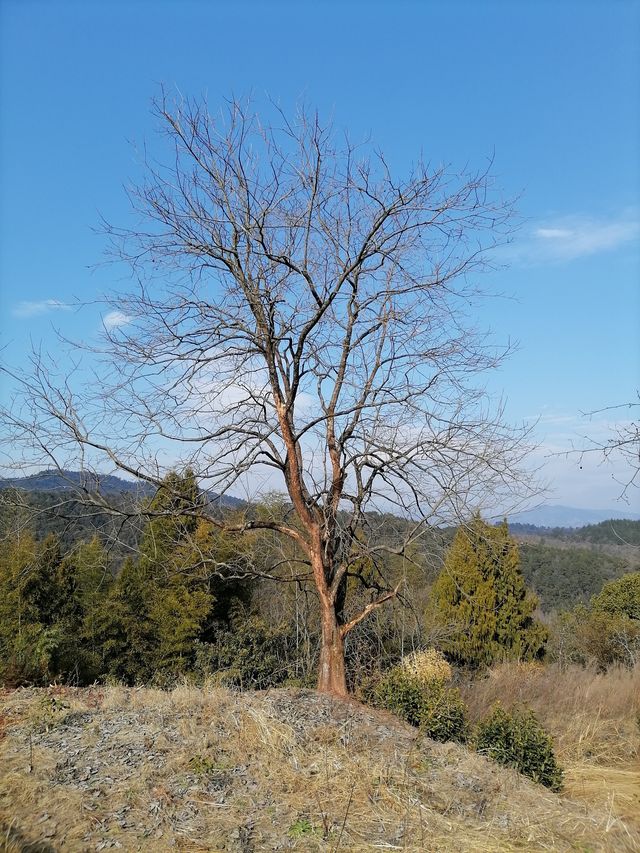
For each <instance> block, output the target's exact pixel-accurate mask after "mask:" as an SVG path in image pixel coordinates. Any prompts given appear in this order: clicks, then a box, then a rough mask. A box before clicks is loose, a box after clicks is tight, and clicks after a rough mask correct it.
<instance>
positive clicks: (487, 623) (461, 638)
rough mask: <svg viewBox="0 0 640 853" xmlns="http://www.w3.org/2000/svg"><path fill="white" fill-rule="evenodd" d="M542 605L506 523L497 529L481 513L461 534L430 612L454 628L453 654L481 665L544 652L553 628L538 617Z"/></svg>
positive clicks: (447, 644)
mask: <svg viewBox="0 0 640 853" xmlns="http://www.w3.org/2000/svg"><path fill="white" fill-rule="evenodd" d="M537 605H538V600H537V598H536V596H535V595H533V594H532V593H531V592H529V591H528V590H527V588H526V586H525V582H524V578H523V576H522V573H521V571H520V558H519V554H518V546H517V544H516V542H515V541H514V540H513V539H512V538H511V537H510V536H509V530H508V527H507V524H506V522H504V523H503V524H501V525H500V526H498V527H492V526H490V525H488V524H486V523H485V522H484V521H482V519H481V518H480V517H479V516H476V517H475V518H474V519H473V520H472V522H471V523H470V524H469V525H468V526H465V527H461V528H460V529H459V530H458V532H457V534H456V537H455V539H454V541H453V544H452V546H451V548H450V549H449V551H448V553H447V556H446V558H445V563H444V567H443V569H442V571H441V573H440V575H439V576H438V578H437V579H436V581H435V583H434V585H433V588H432V592H431V605H430V612H429V614H428V616H429V618H430V619H431V620H432V621H433V622H434V623H435V624H437V625H439V626H447V627H448V628H449V629H450V633H449V634H448V636H447V637H446V639H445V640H443V642H442V643H441V648H442V650H443V651H444V652H445V654H446V655H447V657H448V658H449V659H450V660H451V661H453V662H454V663H457V664H459V665H462V666H470V667H479V666H485V665H489V664H491V663H493V662H494V661H498V660H505V659H515V660H533V659H536V658H539V657H541V656H542V655H543V653H544V648H545V643H546V640H547V630H546V628H545V627H544V626H543V625H542V624H541V623H540V622H538V621H537V620H536V619H534V617H533V613H534V611H535V609H536V607H537Z"/></svg>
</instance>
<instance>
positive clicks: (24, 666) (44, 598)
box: [0, 534, 73, 685]
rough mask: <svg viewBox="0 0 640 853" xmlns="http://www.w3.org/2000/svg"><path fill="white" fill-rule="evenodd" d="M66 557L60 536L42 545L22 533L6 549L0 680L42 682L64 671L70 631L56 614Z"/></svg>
mask: <svg viewBox="0 0 640 853" xmlns="http://www.w3.org/2000/svg"><path fill="white" fill-rule="evenodd" d="M61 561H62V554H61V551H60V543H59V541H58V539H57V538H56V537H55V536H47V538H46V539H45V540H44V541H43V542H41V543H39V544H37V543H35V542H34V540H33V538H32V537H31V536H29V535H28V534H22V535H21V536H19V537H17V538H16V539H14V540H12V541H10V542H8V543H7V547H6V548H5V549H4V551H3V553H2V557H1V558H0V679H2V681H3V683H5V684H6V685H17V684H42V683H45V682H47V681H48V680H50V679H53V678H57V677H59V676H60V675H62V673H61V672H60V670H59V657H60V652H61V649H62V647H63V646H64V642H65V634H64V628H63V625H62V623H61V622H60V620H59V619H58V616H57V612H58V608H59V605H60V601H61V598H62V595H63V592H62V589H61V588H60V582H61V578H60V576H59V569H60V564H61ZM66 592H67V594H68V592H69V591H68V590H66ZM70 606H73V605H72V602H70Z"/></svg>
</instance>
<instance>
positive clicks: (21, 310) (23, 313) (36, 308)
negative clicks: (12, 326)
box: [11, 299, 71, 318]
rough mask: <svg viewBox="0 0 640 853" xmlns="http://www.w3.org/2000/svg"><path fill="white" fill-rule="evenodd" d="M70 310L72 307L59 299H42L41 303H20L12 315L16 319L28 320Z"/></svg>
mask: <svg viewBox="0 0 640 853" xmlns="http://www.w3.org/2000/svg"><path fill="white" fill-rule="evenodd" d="M70 310H71V306H70V305H67V304H66V303H65V302H60V300H59V299H41V300H40V301H39V302H24V301H23V302H18V304H17V305H16V306H15V307H14V308H13V310H12V312H11V313H12V314H13V316H14V317H21V318H28V317H40V316H42V315H43V314H49V313H50V312H51V311H70Z"/></svg>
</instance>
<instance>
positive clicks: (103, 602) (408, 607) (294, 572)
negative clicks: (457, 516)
mask: <svg viewBox="0 0 640 853" xmlns="http://www.w3.org/2000/svg"><path fill="white" fill-rule="evenodd" d="M121 482H122V481H121ZM181 494H182V495H183V499H184V500H183V504H182V508H183V510H184V511H185V513H186V514H185V515H181V500H180V497H179V495H181ZM197 494H198V486H197V484H196V482H195V479H194V478H193V476H192V475H191V474H190V473H189V472H185V473H184V474H182V475H180V474H171V475H169V477H168V480H167V487H166V488H162V487H161V488H160V489H158V491H157V492H156V494H155V495H154V496H146V497H145V496H135V495H133V494H131V493H127V492H126V491H122V492H120V493H117V492H113V493H111V494H110V496H109V501H110V503H111V505H112V506H113V507H117V508H118V509H119V512H117V513H116V514H115V515H112V514H110V513H108V512H106V511H105V510H104V509H102V510H99V508H98V509H96V510H95V511H92V512H88V511H87V507H86V506H83V505H81V504H80V503H74V501H69V500H68V498H66V499H64V500H63V499H61V495H62V493H61V492H60V491H44V490H43V491H40V490H36V491H26V490H16V489H15V488H9V487H6V486H5V489H4V490H3V492H2V515H1V524H2V537H3V542H4V547H3V550H2V556H1V557H0V625H1V627H0V680H1V681H2V683H3V685H4V686H6V687H15V686H18V685H28V684H34V685H47V684H49V683H52V682H61V683H67V684H75V685H87V684H91V683H93V682H95V681H112V682H113V681H115V682H122V683H125V684H131V685H133V684H152V685H156V686H164V687H168V686H173V685H175V684H176V683H177V681H178V680H179V679H182V678H188V679H189V680H191V681H192V682H193V683H200V684H202V683H204V681H205V680H207V679H213V680H214V681H216V683H219V684H224V685H227V686H238V687H243V688H265V687H269V686H274V685H297V686H312V685H313V684H314V682H315V678H316V673H317V666H318V656H319V646H320V625H319V619H318V608H317V606H316V602H315V597H316V595H317V593H316V591H315V589H314V587H313V583H312V581H311V579H310V577H309V576H308V574H307V575H305V573H304V572H303V571H301V570H300V565H301V563H300V560H299V555H298V554H296V553H295V549H293V548H291V549H289V552H288V553H287V552H285V551H283V549H282V543H281V542H278V541H277V539H276V538H275V537H274V536H273V535H271V534H270V533H269V531H268V530H264V529H259V530H256V531H255V532H253V533H251V534H248V535H247V534H245V535H243V536H241V537H240V536H234V535H233V533H229V532H227V531H225V530H221V529H219V528H218V527H216V526H215V525H214V524H213V523H211V522H208V521H207V520H205V519H202V518H195V517H193V516H191V515H189V514H188V512H187V509H186V508H188V507H189V506H191V505H192V503H193V501H197V500H198V497H197ZM177 496H178V497H177ZM145 510H146V511H147V515H145V514H144V511H145ZM218 512H219V513H220V514H221V516H224V517H225V519H226V520H227V521H234V520H235V521H238V520H239V519H241V518H242V519H243V520H244V522H245V523H246V520H247V519H251V518H263V519H265V518H273V519H281V518H285V517H286V516H287V514H288V512H289V507H288V504H287V502H286V500H285V499H284V498H283V497H282V496H278V495H271V496H270V497H268V498H267V499H266V500H265V501H264V502H263V503H260V504H253V505H248V504H247V505H242V504H241V502H238V501H236V502H235V505H234V506H231V505H229V504H227V505H226V506H223V505H222V504H220V505H219V507H218ZM403 524H406V522H402V521H401V520H400V519H398V518H395V517H393V516H389V517H387V518H382V517H381V518H379V519H377V524H376V529H377V531H378V533H377V535H378V536H379V537H380V538H381V539H384V538H385V536H386V535H392V534H393V533H394V532H395V531H394V528H397V527H398V526H402V525H403ZM639 529H640V522H629V521H625V522H622V521H620V522H618V521H615V522H607V523H605V524H601V525H595V526H592V527H585V528H583V529H581V530H573V531H554V532H553V535H552V536H549V535H548V531H545V533H546V534H547V535H546V536H545V538H544V540H543V541H542V542H540V541H531V539H532V537H530V536H528V537H524V539H525V540H526V539H529V541H523V537H520V540H521V541H519V542H518V541H517V538H516V537H514V536H513V534H510V533H509V531H508V529H507V527H506V525H501V526H493V527H492V526H489V525H488V524H485V523H484V522H483V521H482V520H481V519H479V518H476V519H472V520H470V522H469V524H468V525H466V526H464V525H463V526H461V527H460V528H459V530H458V531H456V530H455V529H453V528H432V529H430V530H429V531H428V534H427V535H425V536H423V537H422V538H421V540H420V541H419V543H416V544H415V545H414V546H413V552H412V553H411V554H410V555H409V557H407V556H406V555H405V556H403V557H400V556H394V555H390V554H387V553H384V552H382V553H381V555H380V556H379V557H378V558H377V559H378V560H382V561H384V565H383V566H381V565H377V564H376V561H374V560H373V559H370V560H369V561H368V562H365V561H364V560H363V561H362V565H358V566H356V567H355V570H354V571H353V572H351V573H350V577H349V578H348V585H349V596H350V602H351V604H350V606H351V607H352V608H355V609H362V608H366V607H367V604H368V603H369V602H370V601H371V600H373V598H374V597H375V596H376V595H377V594H378V593H379V589H380V583H379V578H380V577H382V576H384V577H386V578H387V580H388V581H389V582H390V583H391V584H392V585H393V586H394V587H396V586H397V587H398V595H397V600H393V601H389V602H388V603H387V605H386V606H385V607H382V608H379V609H376V611H375V613H372V614H371V616H370V617H369V619H367V620H363V621H362V622H361V623H360V624H358V625H357V626H356V628H355V629H354V631H353V632H352V633H351V634H350V635H349V637H348V642H347V643H346V649H345V653H346V662H347V677H348V682H349V686H350V689H351V690H354V689H356V690H357V689H358V688H359V686H362V685H363V684H365V683H368V682H370V681H371V679H372V678H374V677H380V674H381V673H383V672H384V671H385V670H387V669H389V668H390V667H393V666H394V665H395V664H397V663H398V662H399V661H400V660H401V659H402V657H403V656H405V655H407V654H409V653H410V652H413V651H416V650H420V649H424V648H435V649H438V650H439V651H440V652H442V654H443V655H444V657H445V658H446V659H447V660H449V661H450V662H451V663H453V664H454V665H456V666H457V667H460V668H461V669H462V670H467V671H476V670H478V669H479V668H482V667H486V666H489V665H491V664H493V663H496V662H501V661H506V660H510V659H511V660H546V661H549V662H553V661H556V662H560V663H561V664H563V665H567V664H570V663H578V664H581V665H589V664H592V665H595V666H597V667H598V668H600V669H606V668H607V667H608V666H611V665H613V664H622V665H625V666H633V665H634V664H635V663H636V662H637V660H638V654H639V652H640V587H639V580H640V574H639V573H638V569H639V566H638V559H637V556H636V557H635V560H634V558H633V550H631V552H630V551H629V548H628V546H627V544H625V545H620V544H619V542H620V539H624V540H625V543H631V544H632V543H634V541H635V539H636V538H637V537H638V530H639ZM602 544H606V545H608V546H609V551H608V552H606V551H603V550H602V548H601V547H600V546H601V545H602ZM481 553H484V554H485V556H484V557H483V558H482V559H485V561H486V564H487V565H486V566H485V567H484V568H483V567H482V565H480V568H478V566H476V565H475V563H476V562H477V561H478V560H481V558H480V556H479V555H480V554H481ZM629 553H631V556H629ZM278 557H279V561H280V570H279V573H278V577H277V579H274V578H273V577H272V571H271V569H272V567H273V565H274V564H275V563H276V562H277V559H278ZM474 566H475V567H474ZM487 566H491V569H489V568H487ZM465 595H468V599H467V600H465V598H464V596H465ZM474 602H475V603H474ZM474 607H475V610H476V612H472V611H473V609H474ZM492 613H495V614H496V615H497V617H498V618H497V622H496V620H495V619H494V621H493V623H491V624H489V622H491V619H492V618H493V617H491V618H490V617H489V615H488V614H492ZM347 616H348V614H347ZM471 625H473V626H475V629H474V630H471V628H470V626H471ZM474 631H475V633H474Z"/></svg>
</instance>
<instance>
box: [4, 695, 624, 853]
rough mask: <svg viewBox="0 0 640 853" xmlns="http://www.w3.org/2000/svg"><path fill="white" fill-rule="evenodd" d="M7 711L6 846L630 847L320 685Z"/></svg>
mask: <svg viewBox="0 0 640 853" xmlns="http://www.w3.org/2000/svg"><path fill="white" fill-rule="evenodd" d="M1 708H2V717H1V719H2V735H0V737H1V740H0V764H1V765H2V767H3V772H2V778H1V781H0V819H1V820H2V821H3V823H4V832H3V837H4V838H5V839H6V841H5V849H6V850H10V851H27V850H28V851H41V853H44V851H47V853H53V851H62V850H64V851H85V850H87V851H88V850H103V849H110V848H119V849H122V850H127V851H133V850H153V851H164V850H175V849H178V850H189V851H204V850H209V851H237V853H248V851H265V850H269V851H270V850H300V851H337V850H340V851H345V853H346V851H369V850H371V851H372V850H380V849H387V850H405V851H418V850H430V851H431V850H433V851H449V850H456V851H478V850H482V851H513V850H585V849H589V850H591V851H596V850H598V851H600V850H601V851H605V850H611V851H613V850H615V851H624V850H637V849H640V835H639V834H638V831H637V828H634V827H633V826H632V825H631V823H630V822H629V821H623V820H622V819H621V818H617V817H616V816H615V811H614V810H613V808H609V809H608V810H604V809H603V810H599V809H598V808H594V807H593V805H592V803H591V802H589V801H583V802H580V801H579V800H576V801H573V800H571V799H569V797H568V796H559V795H556V794H552V793H550V792H549V791H548V790H547V789H545V788H542V787H540V786H538V785H535V784H533V783H532V782H529V781H528V780H527V779H525V778H524V777H522V776H520V775H519V774H518V773H516V772H515V771H511V770H505V769H503V768H500V767H498V766H497V765H495V764H493V763H491V762H490V761H488V760H487V759H485V758H483V757H482V756H479V755H477V754H474V753H473V752H470V751H468V750H467V749H465V748H463V747H461V746H458V745H455V744H439V743H435V742H433V741H431V740H429V739H426V738H423V737H421V736H420V735H419V733H418V732H417V731H416V730H415V729H412V728H410V727H408V726H406V725H404V724H403V723H401V722H399V721H398V720H397V719H396V718H394V717H392V716H390V715H387V714H385V713H381V712H377V711H373V710H371V709H369V708H366V707H364V706H362V705H359V704H358V703H356V702H353V701H338V700H334V699H331V698H330V697H327V696H324V695H320V694H318V693H316V692H314V691H298V690H271V691H267V692H263V693H235V692H229V691H226V690H222V689H214V690H201V689H195V688H188V687H183V688H177V689H176V690H174V691H172V692H161V691H156V690H150V689H142V688H140V689H124V688H119V687H112V688H97V687H93V688H87V689H71V688H50V689H42V690H38V689H34V688H28V689H21V690H16V691H14V692H10V693H5V694H4V695H3V697H2V704H1ZM570 793H571V795H572V796H574V797H575V796H576V789H572V790H571V791H570Z"/></svg>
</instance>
